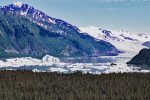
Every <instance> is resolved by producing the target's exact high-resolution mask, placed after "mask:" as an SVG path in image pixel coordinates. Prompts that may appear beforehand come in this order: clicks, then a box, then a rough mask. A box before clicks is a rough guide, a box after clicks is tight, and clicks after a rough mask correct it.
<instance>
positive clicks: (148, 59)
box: [127, 49, 150, 65]
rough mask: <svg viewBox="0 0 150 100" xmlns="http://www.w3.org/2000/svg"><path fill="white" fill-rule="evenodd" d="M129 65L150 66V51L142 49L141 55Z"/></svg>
mask: <svg viewBox="0 0 150 100" xmlns="http://www.w3.org/2000/svg"><path fill="white" fill-rule="evenodd" d="M127 64H134V65H150V49H142V50H141V51H140V52H139V54H138V55H136V56H135V57H134V58H133V59H132V60H131V61H129V62H128V63H127Z"/></svg>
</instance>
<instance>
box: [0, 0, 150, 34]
mask: <svg viewBox="0 0 150 100" xmlns="http://www.w3.org/2000/svg"><path fill="white" fill-rule="evenodd" d="M17 1H19V2H22V3H26V4H28V5H30V6H34V7H35V8H36V9H38V10H41V11H43V12H44V13H46V14H47V15H49V16H51V17H54V18H58V19H62V20H65V21H67V22H69V23H71V24H73V25H76V26H77V27H87V26H96V27H100V28H104V29H112V30H121V29H125V30H128V31H130V32H137V33H150V0H0V5H1V6H5V5H9V4H12V3H13V2H17Z"/></svg>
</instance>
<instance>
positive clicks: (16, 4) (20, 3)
mask: <svg viewBox="0 0 150 100" xmlns="http://www.w3.org/2000/svg"><path fill="white" fill-rule="evenodd" d="M13 4H14V5H15V6H18V7H21V6H22V2H19V1H18V2H14V3H13Z"/></svg>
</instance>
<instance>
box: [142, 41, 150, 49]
mask: <svg viewBox="0 0 150 100" xmlns="http://www.w3.org/2000/svg"><path fill="white" fill-rule="evenodd" d="M142 45H144V46H146V47H148V48H150V41H147V42H144V43H143V44H142Z"/></svg>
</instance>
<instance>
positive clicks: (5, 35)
mask: <svg viewBox="0 0 150 100" xmlns="http://www.w3.org/2000/svg"><path fill="white" fill-rule="evenodd" d="M119 52H120V51H118V50H117V49H116V48H115V47H114V46H113V45H112V44H110V43H109V42H106V41H103V40H98V39H95V38H93V37H91V36H90V35H88V34H83V33H81V32H80V30H79V29H78V28H77V27H76V26H73V25H71V24H69V23H67V22H65V21H62V20H60V19H55V18H52V17H49V16H47V15H46V14H44V13H43V12H41V11H39V10H36V9H35V8H33V7H31V6H29V5H27V4H20V3H15V4H11V5H8V6H4V7H0V57H15V56H17V57H18V56H33V57H41V56H44V55H46V54H49V55H51V56H101V55H105V56H108V55H117V54H118V53H119Z"/></svg>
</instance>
